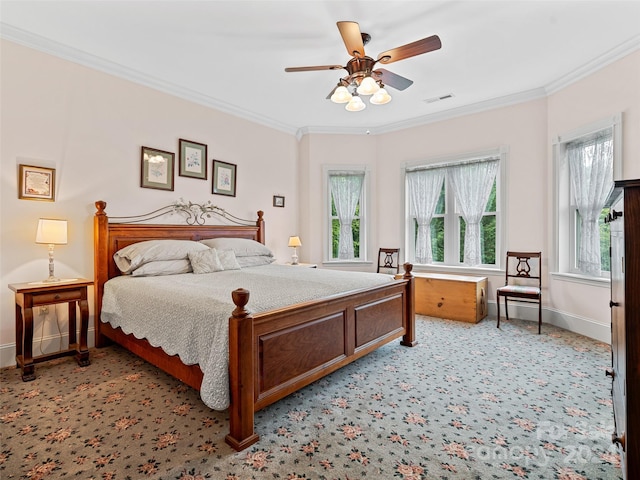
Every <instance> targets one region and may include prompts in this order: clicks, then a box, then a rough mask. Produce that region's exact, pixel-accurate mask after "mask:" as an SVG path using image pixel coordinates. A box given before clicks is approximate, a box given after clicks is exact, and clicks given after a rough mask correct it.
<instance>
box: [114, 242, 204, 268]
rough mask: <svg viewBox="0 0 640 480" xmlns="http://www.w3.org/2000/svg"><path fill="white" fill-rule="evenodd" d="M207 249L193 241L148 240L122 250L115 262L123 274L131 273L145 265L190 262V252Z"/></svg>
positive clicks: (117, 253)
mask: <svg viewBox="0 0 640 480" xmlns="http://www.w3.org/2000/svg"><path fill="white" fill-rule="evenodd" d="M206 249H207V247H206V245H203V244H202V243H199V242H194V241H192V240H147V241H145V242H138V243H132V244H131V245H128V246H126V247H124V248H121V249H120V250H118V251H117V252H116V253H115V254H114V255H113V260H114V261H115V262H116V265H117V266H118V268H119V269H120V271H121V272H122V273H131V272H132V271H133V270H135V269H136V268H138V267H140V266H141V265H144V264H145V263H149V262H153V261H157V260H188V259H189V252H197V251H199V250H206Z"/></svg>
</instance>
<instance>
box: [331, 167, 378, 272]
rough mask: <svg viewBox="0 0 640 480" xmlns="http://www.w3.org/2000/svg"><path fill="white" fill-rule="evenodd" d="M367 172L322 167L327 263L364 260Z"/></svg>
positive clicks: (357, 169) (362, 169)
mask: <svg viewBox="0 0 640 480" xmlns="http://www.w3.org/2000/svg"><path fill="white" fill-rule="evenodd" d="M367 173H368V172H367V170H366V169H365V168H361V167H350V168H348V169H347V168H345V169H340V170H337V169H336V170H332V169H331V168H328V167H326V168H325V180H326V189H325V190H326V192H327V194H326V198H327V212H328V216H327V217H328V222H327V229H326V231H327V233H326V238H327V242H326V244H327V248H326V254H325V257H326V259H327V261H329V262H331V261H333V262H340V261H346V262H353V261H366V260H367V258H366V252H367V248H366V246H367V245H366V238H367V236H366V233H367V228H366V227H367V225H366V222H365V219H366V212H367V208H366V207H367V205H366V203H367V201H366V199H367V194H368V189H367V180H368V175H367Z"/></svg>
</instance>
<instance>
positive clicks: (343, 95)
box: [331, 85, 351, 103]
mask: <svg viewBox="0 0 640 480" xmlns="http://www.w3.org/2000/svg"><path fill="white" fill-rule="evenodd" d="M349 100H351V94H350V93H349V90H347V87H345V86H344V85H341V86H339V87H338V88H336V89H335V91H334V92H333V95H331V101H332V102H333V103H347V102H348V101H349Z"/></svg>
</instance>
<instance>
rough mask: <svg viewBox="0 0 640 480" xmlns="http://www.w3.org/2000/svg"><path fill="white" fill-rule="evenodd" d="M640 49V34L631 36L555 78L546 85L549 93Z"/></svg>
mask: <svg viewBox="0 0 640 480" xmlns="http://www.w3.org/2000/svg"><path fill="white" fill-rule="evenodd" d="M638 49H640V35H636V36H635V37H632V38H630V39H629V40H627V41H626V42H624V43H622V44H620V45H618V46H617V47H615V48H612V49H611V50H609V51H608V52H606V53H604V54H602V55H600V56H599V57H596V58H594V59H593V60H591V61H590V62H587V63H585V64H584V65H582V66H581V67H578V68H576V69H575V70H573V71H571V72H569V73H567V74H566V75H563V76H562V77H560V78H558V79H556V80H554V81H553V82H551V83H549V84H547V85H546V86H545V91H546V93H547V95H551V94H552V93H555V92H557V91H559V90H562V89H563V88H565V87H568V86H569V85H571V84H572V83H575V82H577V81H578V80H582V79H583V78H585V77H588V76H589V75H592V74H593V73H595V72H597V71H598V70H600V69H602V68H604V67H606V66H607V65H610V64H611V63H613V62H615V61H617V60H620V59H621V58H623V57H626V56H627V55H629V54H631V53H633V52H635V51H636V50H638Z"/></svg>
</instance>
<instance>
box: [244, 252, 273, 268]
mask: <svg viewBox="0 0 640 480" xmlns="http://www.w3.org/2000/svg"><path fill="white" fill-rule="evenodd" d="M237 260H238V264H239V265H240V267H241V268H247V267H258V266H260V265H269V264H270V263H273V262H275V261H276V259H275V257H272V256H270V255H253V256H252V257H238V258H237Z"/></svg>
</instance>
